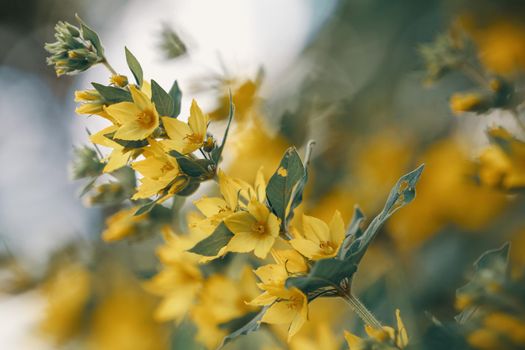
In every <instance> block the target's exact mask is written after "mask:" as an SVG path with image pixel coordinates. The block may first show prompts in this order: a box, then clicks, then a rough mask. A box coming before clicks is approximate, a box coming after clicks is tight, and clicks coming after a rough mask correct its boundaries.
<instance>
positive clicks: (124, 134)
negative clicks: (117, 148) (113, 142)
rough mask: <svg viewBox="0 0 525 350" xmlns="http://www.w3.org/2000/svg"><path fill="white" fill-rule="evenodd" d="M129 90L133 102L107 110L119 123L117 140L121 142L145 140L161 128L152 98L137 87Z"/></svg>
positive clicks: (116, 105) (110, 107) (122, 103)
mask: <svg viewBox="0 0 525 350" xmlns="http://www.w3.org/2000/svg"><path fill="white" fill-rule="evenodd" d="M129 90H130V92H131V97H132V98H133V102H120V103H116V104H113V105H110V106H108V107H106V108H105V111H106V112H107V113H108V114H109V115H110V116H111V117H112V118H113V119H115V120H116V121H117V123H118V128H117V131H116V132H115V136H114V137H115V138H117V139H120V140H130V141H131V140H144V139H145V138H147V137H148V136H150V135H151V134H152V133H153V131H155V129H156V128H157V127H158V126H159V114H158V112H157V109H156V108H155V105H154V104H153V102H151V100H150V97H149V96H148V95H147V94H146V93H144V92H143V91H140V90H139V89H138V88H137V87H136V86H135V85H130V86H129Z"/></svg>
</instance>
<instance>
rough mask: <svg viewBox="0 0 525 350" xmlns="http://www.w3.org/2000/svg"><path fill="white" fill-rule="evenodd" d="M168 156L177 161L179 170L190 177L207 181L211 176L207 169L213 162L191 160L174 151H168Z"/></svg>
mask: <svg viewBox="0 0 525 350" xmlns="http://www.w3.org/2000/svg"><path fill="white" fill-rule="evenodd" d="M169 154H170V156H172V157H175V159H177V163H178V164H179V167H180V169H181V170H182V171H183V172H184V173H185V174H187V175H189V176H190V177H193V178H202V179H207V178H210V176H212V174H211V170H208V167H209V166H210V165H213V162H211V161H209V160H207V159H192V158H189V157H186V156H184V155H183V154H181V153H179V152H177V151H175V150H173V151H170V152H169Z"/></svg>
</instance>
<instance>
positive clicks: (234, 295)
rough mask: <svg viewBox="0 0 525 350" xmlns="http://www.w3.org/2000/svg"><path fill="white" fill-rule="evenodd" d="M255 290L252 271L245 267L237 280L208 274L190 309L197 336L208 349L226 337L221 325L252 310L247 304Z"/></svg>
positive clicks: (253, 309) (213, 347)
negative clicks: (195, 301) (197, 297)
mask: <svg viewBox="0 0 525 350" xmlns="http://www.w3.org/2000/svg"><path fill="white" fill-rule="evenodd" d="M256 293H257V287H256V285H255V280H254V276H253V273H252V272H251V271H250V269H248V268H245V269H244V270H243V271H242V272H241V276H240V279H239V280H234V279H231V278H228V277H226V276H223V275H213V276H211V277H209V278H208V279H207V280H206V282H205V285H204V287H203V289H202V291H201V293H200V294H199V299H198V301H197V303H196V305H195V306H194V307H193V308H192V310H191V319H192V321H193V322H194V323H195V324H196V325H197V336H196V339H197V340H198V341H199V342H201V343H203V344H204V345H206V347H207V348H209V349H215V348H216V347H217V345H218V344H219V343H220V341H221V340H222V339H223V338H224V336H226V334H227V332H226V330H224V329H222V328H221V327H220V325H221V324H223V323H225V322H228V321H231V320H233V319H235V318H238V317H242V316H243V315H246V314H247V313H249V312H252V311H255V310H256V309H255V308H254V307H253V306H250V305H247V304H246V300H250V299H251V298H253V296H254V295H255V294H256Z"/></svg>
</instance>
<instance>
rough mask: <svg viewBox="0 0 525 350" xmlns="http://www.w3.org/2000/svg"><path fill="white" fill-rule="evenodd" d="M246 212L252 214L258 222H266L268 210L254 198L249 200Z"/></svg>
mask: <svg viewBox="0 0 525 350" xmlns="http://www.w3.org/2000/svg"><path fill="white" fill-rule="evenodd" d="M248 212H249V213H250V214H252V215H253V217H254V218H255V219H256V220H257V221H258V222H266V221H267V219H268V215H269V214H270V210H269V209H268V208H267V207H266V205H264V204H262V203H260V202H258V201H256V200H251V201H250V203H248Z"/></svg>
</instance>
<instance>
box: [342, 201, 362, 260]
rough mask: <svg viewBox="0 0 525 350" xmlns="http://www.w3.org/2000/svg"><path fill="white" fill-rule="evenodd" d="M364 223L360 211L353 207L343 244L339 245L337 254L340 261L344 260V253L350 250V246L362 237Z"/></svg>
mask: <svg viewBox="0 0 525 350" xmlns="http://www.w3.org/2000/svg"><path fill="white" fill-rule="evenodd" d="M364 221H365V214H364V213H363V212H362V211H361V209H360V208H359V207H358V206H357V205H356V206H355V207H354V216H353V217H352V221H351V222H350V225H349V226H348V229H347V230H346V234H345V239H344V240H343V244H342V245H341V248H340V250H339V253H338V257H339V258H340V259H344V258H346V255H347V254H346V253H347V252H348V250H349V249H350V246H351V244H352V243H353V242H354V241H355V240H356V239H358V238H359V237H361V236H362V235H363V232H364V231H363V230H364V228H363V223H364Z"/></svg>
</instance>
